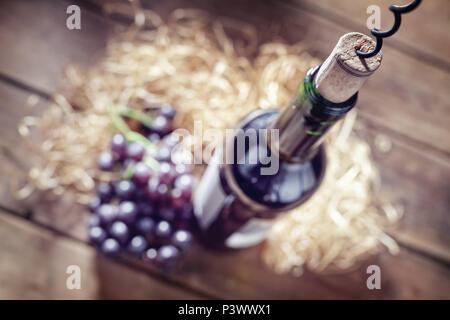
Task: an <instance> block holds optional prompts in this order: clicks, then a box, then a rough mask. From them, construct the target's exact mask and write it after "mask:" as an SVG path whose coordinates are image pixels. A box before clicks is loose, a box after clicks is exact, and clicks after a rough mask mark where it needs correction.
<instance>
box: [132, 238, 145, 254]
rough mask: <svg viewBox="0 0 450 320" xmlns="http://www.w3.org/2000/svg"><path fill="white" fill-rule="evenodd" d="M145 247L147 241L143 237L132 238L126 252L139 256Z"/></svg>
mask: <svg viewBox="0 0 450 320" xmlns="http://www.w3.org/2000/svg"><path fill="white" fill-rule="evenodd" d="M147 245H148V243H147V240H145V238H144V237H143V236H134V237H133V238H132V239H131V241H130V243H129V245H128V251H130V252H131V253H133V254H135V255H138V256H140V255H141V254H142V253H143V252H144V251H145V249H147Z"/></svg>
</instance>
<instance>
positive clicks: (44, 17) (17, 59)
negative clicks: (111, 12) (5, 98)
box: [0, 0, 112, 94]
mask: <svg viewBox="0 0 450 320" xmlns="http://www.w3.org/2000/svg"><path fill="white" fill-rule="evenodd" d="M70 4H72V2H70V1H66V2H63V1H33V0H26V1H24V0H21V1H2V2H1V3H0V28H1V29H2V30H3V31H2V32H1V34H0V47H1V48H2V50H1V51H0V61H1V70H0V73H2V74H4V75H6V76H8V77H11V78H14V79H17V80H20V81H21V82H22V83H24V84H25V85H27V86H30V87H32V88H35V89H36V90H39V91H42V92H44V93H47V94H49V93H52V92H53V91H54V90H55V89H56V88H59V87H61V85H62V82H61V80H62V79H63V74H64V68H65V67H66V65H67V64H69V63H73V64H87V63H89V62H92V61H93V60H95V58H96V57H97V56H99V55H101V53H102V51H103V49H104V47H105V44H106V39H107V35H108V33H109V32H110V31H111V29H112V24H111V23H109V22H108V20H107V19H105V18H103V17H101V16H99V15H97V14H95V13H92V12H90V11H89V10H84V9H83V10H82V15H81V21H82V22H81V30H69V29H67V27H66V19H67V17H68V15H67V14H66V9H67V7H68V6H69V5H70ZM93 35H95V36H93ZM18 39H19V40H20V41H17V40H18Z"/></svg>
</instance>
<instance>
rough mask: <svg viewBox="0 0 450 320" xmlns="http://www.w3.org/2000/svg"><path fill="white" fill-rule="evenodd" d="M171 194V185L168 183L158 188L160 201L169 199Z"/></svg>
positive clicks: (157, 195)
mask: <svg viewBox="0 0 450 320" xmlns="http://www.w3.org/2000/svg"><path fill="white" fill-rule="evenodd" d="M168 196H169V187H168V186H167V185H166V184H160V185H159V186H158V188H157V189H156V199H157V200H158V201H159V202H160V203H164V202H166V201H167V199H168Z"/></svg>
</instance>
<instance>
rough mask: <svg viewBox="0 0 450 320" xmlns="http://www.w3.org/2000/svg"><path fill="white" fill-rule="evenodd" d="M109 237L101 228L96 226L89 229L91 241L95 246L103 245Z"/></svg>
mask: <svg viewBox="0 0 450 320" xmlns="http://www.w3.org/2000/svg"><path fill="white" fill-rule="evenodd" d="M107 236H108V234H107V233H106V231H105V230H104V229H103V228H101V227H98V226H96V227H92V228H89V239H90V240H91V242H93V243H95V244H99V243H102V242H103V241H104V240H105V239H106V237H107Z"/></svg>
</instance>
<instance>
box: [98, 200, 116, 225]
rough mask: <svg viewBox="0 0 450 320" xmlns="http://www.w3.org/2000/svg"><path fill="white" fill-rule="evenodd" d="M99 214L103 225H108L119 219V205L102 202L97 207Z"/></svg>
mask: <svg viewBox="0 0 450 320" xmlns="http://www.w3.org/2000/svg"><path fill="white" fill-rule="evenodd" d="M97 214H98V216H99V217H100V221H101V223H102V224H103V225H108V224H110V223H112V222H114V221H115V220H116V219H117V207H116V206H114V205H112V204H108V203H105V204H102V205H101V206H100V207H98V209H97Z"/></svg>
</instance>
